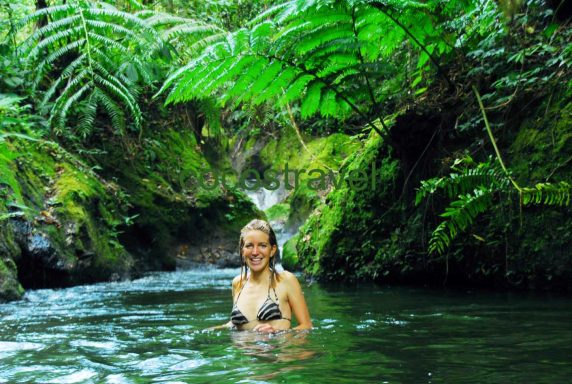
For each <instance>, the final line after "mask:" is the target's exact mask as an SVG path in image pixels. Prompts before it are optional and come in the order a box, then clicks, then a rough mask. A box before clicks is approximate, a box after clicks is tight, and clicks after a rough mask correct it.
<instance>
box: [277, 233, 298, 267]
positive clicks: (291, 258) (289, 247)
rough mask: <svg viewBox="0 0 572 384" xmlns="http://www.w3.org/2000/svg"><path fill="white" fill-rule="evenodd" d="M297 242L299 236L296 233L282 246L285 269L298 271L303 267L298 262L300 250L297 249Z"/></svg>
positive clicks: (282, 261) (282, 260)
mask: <svg viewBox="0 0 572 384" xmlns="http://www.w3.org/2000/svg"><path fill="white" fill-rule="evenodd" d="M297 242H298V236H297V235H296V236H293V237H291V238H290V239H288V241H286V243H284V246H283V248H282V256H281V257H282V259H281V263H282V266H283V267H284V269H287V270H289V271H298V270H300V269H301V266H300V264H299V262H298V252H297V251H296V243H297Z"/></svg>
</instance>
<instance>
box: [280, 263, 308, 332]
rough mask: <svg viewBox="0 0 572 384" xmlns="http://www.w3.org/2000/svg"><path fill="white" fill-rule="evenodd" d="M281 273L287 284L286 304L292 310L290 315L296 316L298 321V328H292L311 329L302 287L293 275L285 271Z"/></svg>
mask: <svg viewBox="0 0 572 384" xmlns="http://www.w3.org/2000/svg"><path fill="white" fill-rule="evenodd" d="M283 273H284V277H286V282H287V284H288V302H289V303H290V308H292V313H293V314H294V316H296V320H298V326H297V327H294V329H296V330H300V329H312V320H311V319H310V311H309V310H308V305H307V304H306V299H305V298H304V293H303V292H302V287H301V286H300V283H299V282H298V279H297V278H296V276H295V275H294V274H293V273H290V272H286V271H284V272H283Z"/></svg>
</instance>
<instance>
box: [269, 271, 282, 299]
mask: <svg viewBox="0 0 572 384" xmlns="http://www.w3.org/2000/svg"><path fill="white" fill-rule="evenodd" d="M270 288H272V290H273V291H274V297H275V298H276V303H278V304H280V300H279V299H278V294H277V293H276V288H274V287H273V286H272V274H271V275H270V283H269V284H268V298H269V299H270ZM270 300H272V299H270Z"/></svg>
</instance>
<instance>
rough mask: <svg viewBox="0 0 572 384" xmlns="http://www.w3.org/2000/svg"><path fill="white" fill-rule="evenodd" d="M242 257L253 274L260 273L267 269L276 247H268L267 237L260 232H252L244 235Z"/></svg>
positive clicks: (268, 240)
mask: <svg viewBox="0 0 572 384" xmlns="http://www.w3.org/2000/svg"><path fill="white" fill-rule="evenodd" d="M243 239H244V245H243V247H242V257H244V260H245V261H246V265H248V267H249V268H250V270H251V271H253V272H261V271H263V270H264V269H266V268H268V266H269V265H270V259H271V258H272V257H273V256H274V253H275V252H276V245H270V239H269V237H268V235H267V234H266V233H264V232H262V231H258V230H253V231H248V232H246V233H245V234H244V238H243Z"/></svg>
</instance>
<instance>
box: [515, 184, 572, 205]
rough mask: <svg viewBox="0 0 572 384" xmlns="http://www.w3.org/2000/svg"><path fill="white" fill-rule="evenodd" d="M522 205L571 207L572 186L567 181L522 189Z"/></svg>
mask: <svg viewBox="0 0 572 384" xmlns="http://www.w3.org/2000/svg"><path fill="white" fill-rule="evenodd" d="M521 194H522V204H524V205H529V204H544V205H556V206H560V207H563V206H568V205H570V196H571V195H572V185H570V184H569V183H567V182H565V181H561V182H559V183H558V184H551V183H538V184H536V185H535V186H534V187H533V188H522V189H521Z"/></svg>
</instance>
